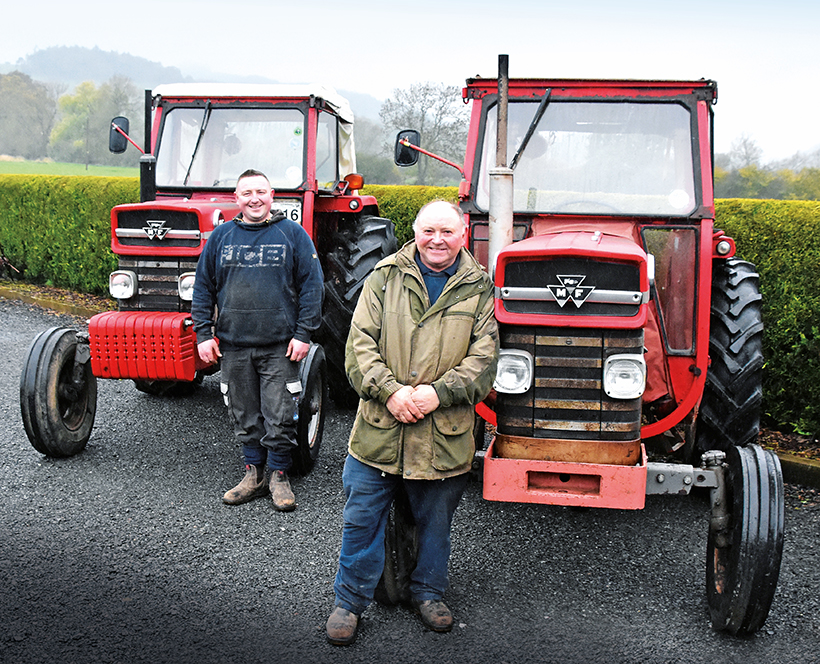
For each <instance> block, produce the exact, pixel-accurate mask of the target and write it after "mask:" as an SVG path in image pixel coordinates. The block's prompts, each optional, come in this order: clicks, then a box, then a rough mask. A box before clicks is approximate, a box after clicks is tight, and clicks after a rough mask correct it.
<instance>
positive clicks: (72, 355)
mask: <svg viewBox="0 0 820 664" xmlns="http://www.w3.org/2000/svg"><path fill="white" fill-rule="evenodd" d="M20 411H21V414H22V417H23V426H24V427H25V430H26V435H27V436H28V439H29V442H31V444H32V446H33V447H34V449H36V450H37V451H38V452H40V453H42V454H45V455H47V456H52V457H69V456H74V455H75V454H78V453H79V452H81V451H82V450H83V449H85V446H86V443H88V439H89V437H90V436H91V429H92V427H93V426H94V417H95V415H96V413H97V379H96V377H95V376H94V374H93V373H92V372H91V361H90V353H89V352H88V344H87V343H81V342H80V341H79V340H78V338H77V332H76V330H72V329H68V328H62V327H52V328H50V329H48V330H46V331H45V332H41V333H40V334H39V335H37V337H35V338H34V341H32V342H31V345H30V346H29V349H28V353H27V355H26V361H25V364H24V366H23V373H22V375H21V376H20Z"/></svg>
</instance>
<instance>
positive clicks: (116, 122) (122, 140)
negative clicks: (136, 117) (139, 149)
mask: <svg viewBox="0 0 820 664" xmlns="http://www.w3.org/2000/svg"><path fill="white" fill-rule="evenodd" d="M129 126H130V125H129V123H128V118H124V117H122V116H118V117H116V118H114V119H113V120H111V126H110V127H109V129H108V149H109V150H110V151H111V152H113V153H114V154H122V153H123V152H125V149H126V148H127V147H128V139H127V138H126V137H125V136H123V135H122V134H121V133H120V132H119V131H117V129H116V128H117V127H119V128H120V129H121V130H122V131H123V132H125V134H128V129H129Z"/></svg>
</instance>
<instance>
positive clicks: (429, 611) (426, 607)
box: [413, 599, 453, 632]
mask: <svg viewBox="0 0 820 664" xmlns="http://www.w3.org/2000/svg"><path fill="white" fill-rule="evenodd" d="M413 608H414V609H415V610H416V613H418V614H419V615H420V616H421V622H423V623H424V624H425V626H426V627H429V628H430V629H432V630H433V631H434V632H449V631H450V630H451V629H453V614H452V613H450V609H448V608H447V605H446V604H445V603H444V602H442V601H441V600H440V599H428V600H426V601H423V602H419V601H416V600H414V601H413Z"/></svg>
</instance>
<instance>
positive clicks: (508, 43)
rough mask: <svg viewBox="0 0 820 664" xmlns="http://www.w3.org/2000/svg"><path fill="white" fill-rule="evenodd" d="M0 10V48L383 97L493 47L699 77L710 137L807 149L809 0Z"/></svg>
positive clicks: (472, 61)
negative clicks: (711, 122) (127, 59)
mask: <svg viewBox="0 0 820 664" xmlns="http://www.w3.org/2000/svg"><path fill="white" fill-rule="evenodd" d="M397 5H401V6H402V7H404V8H403V9H398V8H394V7H395V6H397ZM2 17H3V28H2V29H0V30H1V31H2V39H0V63H2V62H9V63H15V62H16V61H17V60H18V59H20V58H23V57H25V56H26V55H29V54H31V53H33V52H34V51H36V50H38V49H43V48H47V47H49V46H84V47H89V48H93V47H95V46H96V47H99V48H100V49H102V50H105V51H117V52H120V53H130V54H132V55H137V56H140V57H144V58H147V59H149V60H153V61H156V62H160V63H161V64H163V65H165V66H170V67H178V68H179V69H180V70H181V71H182V73H183V75H189V76H200V75H201V72H202V71H203V70H209V71H211V72H217V73H218V72H227V73H246V74H258V75H262V76H266V77H269V78H272V79H275V80H278V81H281V82H284V83H291V82H292V83H321V84H325V85H330V86H333V87H336V88H340V89H345V90H351V91H356V92H364V93H368V94H371V95H373V96H374V97H377V98H378V99H382V100H383V99H385V98H387V97H388V96H390V93H391V92H392V90H393V89H395V88H404V87H408V86H409V85H411V84H412V83H418V82H425V81H431V82H435V83H445V84H448V85H459V86H460V85H463V84H464V80H465V79H466V78H468V77H472V76H476V75H481V76H485V77H494V76H495V75H496V74H497V72H498V54H499V53H506V54H508V55H509V56H510V61H509V67H510V76H512V77H517V76H520V77H527V76H530V77H545V78H546V77H555V78H565V77H579V78H596V77H608V78H667V79H669V78H682V79H691V78H711V79H714V80H716V81H717V82H718V104H717V107H716V108H715V113H716V149H717V151H718V152H727V151H729V149H730V147H731V144H732V142H733V141H734V140H736V139H737V138H738V137H740V136H741V135H743V134H745V135H748V136H750V137H751V138H752V139H754V140H755V141H756V142H757V143H758V145H759V146H760V147H761V148H762V150H763V158H764V160H765V161H771V160H775V159H782V158H785V157H789V156H791V155H793V154H794V153H795V152H797V151H801V152H808V151H812V150H815V149H818V148H820V113H818V109H820V84H819V83H820V74H818V67H820V37H818V33H820V2H818V0H811V1H809V0H770V1H769V2H760V1H759V0H744V1H743V2H741V1H740V0H712V1H711V2H710V1H708V0H688V1H686V2H682V1H680V0H677V1H674V2H673V1H669V0H572V1H571V2H568V1H567V0H562V1H560V2H557V1H554V0H498V1H496V2H490V1H489V0H414V1H411V2H401V3H392V2H390V0H337V1H336V2H331V1H329V0H310V1H309V2H295V1H290V2H284V1H282V0H235V1H234V2H226V1H225V0H136V1H135V2H111V1H107V2H101V1H97V0H76V1H74V2H66V1H65V0H59V1H56V2H55V1H51V0H27V1H23V2H15V3H13V4H12V5H11V7H9V6H6V7H5V8H4V9H3V12H2Z"/></svg>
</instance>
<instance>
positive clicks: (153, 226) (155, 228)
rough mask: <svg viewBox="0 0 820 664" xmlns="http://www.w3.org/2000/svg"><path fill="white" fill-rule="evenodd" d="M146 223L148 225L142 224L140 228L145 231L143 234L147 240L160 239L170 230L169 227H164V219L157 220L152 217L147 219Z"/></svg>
mask: <svg viewBox="0 0 820 664" xmlns="http://www.w3.org/2000/svg"><path fill="white" fill-rule="evenodd" d="M147 223H148V225H147V226H143V227H142V230H144V231H145V234H146V235H147V236H148V239H149V240H161V239H162V238H164V237H165V234H166V233H167V232H168V231H169V230H170V229H169V228H165V221H164V220H162V221H157V220H154V219H149V220H148V222H147Z"/></svg>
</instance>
